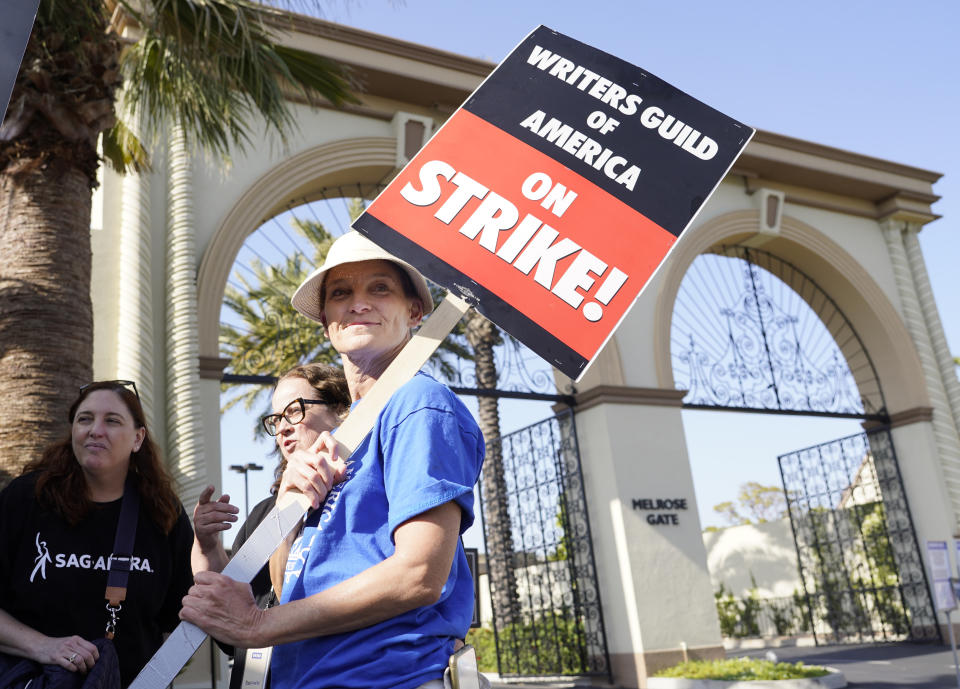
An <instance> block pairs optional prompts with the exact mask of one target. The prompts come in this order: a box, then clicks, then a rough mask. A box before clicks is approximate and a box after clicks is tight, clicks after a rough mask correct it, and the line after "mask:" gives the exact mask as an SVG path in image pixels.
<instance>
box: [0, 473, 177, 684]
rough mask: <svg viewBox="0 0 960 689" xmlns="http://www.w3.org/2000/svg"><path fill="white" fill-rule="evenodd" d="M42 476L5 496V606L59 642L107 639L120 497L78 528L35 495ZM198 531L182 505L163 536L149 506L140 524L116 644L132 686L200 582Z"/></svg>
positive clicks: (0, 535)
mask: <svg viewBox="0 0 960 689" xmlns="http://www.w3.org/2000/svg"><path fill="white" fill-rule="evenodd" d="M35 483H36V475H35V474H27V475H26V476H22V477H20V478H17V479H14V480H13V481H12V482H11V483H10V485H9V486H7V487H6V488H5V489H4V490H3V492H0V553H3V556H0V608H3V609H4V610H5V611H6V612H8V613H9V614H11V615H12V616H13V617H15V618H16V619H18V620H19V621H20V622H22V623H24V624H26V625H28V626H29V627H32V628H33V629H36V630H37V631H39V632H41V633H43V634H46V635H47V636H53V637H60V636H70V635H73V634H76V635H78V636H81V637H83V638H85V639H88V640H92V639H96V638H101V637H103V636H104V632H105V628H106V624H107V620H108V614H107V611H106V607H105V606H106V600H105V599H104V590H105V589H106V585H107V563H108V560H109V557H110V554H111V552H112V551H113V541H114V538H115V537H116V532H117V521H118V520H119V518H120V504H121V501H120V500H115V501H113V502H108V503H100V504H98V505H97V507H96V508H95V509H94V510H93V511H92V512H91V513H90V514H89V515H88V516H87V517H86V518H85V519H83V521H81V522H80V523H79V524H77V525H76V526H70V525H69V524H68V523H67V522H66V521H65V520H64V519H63V518H62V517H60V515H58V514H56V513H54V512H51V511H49V510H46V509H44V508H42V507H41V506H40V504H39V503H38V502H37V500H36V498H35V494H34V486H35ZM192 544H193V529H192V528H191V526H190V521H189V519H188V518H187V515H186V513H185V512H184V511H183V507H182V506H181V508H180V515H179V517H178V519H177V522H176V524H175V525H174V527H173V529H172V530H171V531H170V533H169V534H164V533H163V531H162V530H161V529H160V527H159V526H158V525H157V524H156V523H155V522H154V521H153V520H152V519H151V518H150V516H149V514H147V512H146V511H145V509H144V508H143V506H142V505H141V508H140V515H139V517H138V519H137V534H136V537H135V539H134V546H133V559H132V561H131V571H130V577H129V581H128V583H127V596H126V600H124V601H123V603H122V609H121V610H120V612H119V615H118V617H119V621H118V624H117V629H116V636H115V638H114V644H115V645H116V648H117V655H118V657H119V660H120V679H121V682H122V684H123V686H127V685H128V684H130V683H131V682H132V681H133V680H134V679H135V678H136V676H137V674H138V673H139V672H140V670H141V669H142V668H143V666H144V665H145V664H146V663H147V661H148V660H150V658H151V656H153V654H154V653H155V652H156V650H157V649H158V648H159V647H160V644H161V643H162V641H163V639H162V634H163V633H164V632H170V631H172V630H173V628H174V627H176V626H177V623H178V622H179V618H178V616H177V614H178V612H179V611H180V607H181V602H182V599H183V597H184V596H185V595H186V594H187V590H188V589H189V588H190V586H191V585H192V583H193V574H192V571H191V569H190V548H191V546H192Z"/></svg>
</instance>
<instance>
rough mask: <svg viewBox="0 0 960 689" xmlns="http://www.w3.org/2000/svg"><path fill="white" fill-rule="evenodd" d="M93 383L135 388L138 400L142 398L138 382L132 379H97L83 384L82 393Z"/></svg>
mask: <svg viewBox="0 0 960 689" xmlns="http://www.w3.org/2000/svg"><path fill="white" fill-rule="evenodd" d="M92 385H111V386H113V387H115V388H130V389H131V390H133V394H134V395H136V396H137V400H139V399H140V393H139V392H137V384H136V383H134V382H133V381H132V380H95V381H93V382H92V383H87V384H86V385H81V386H80V393H81V394H83V391H84V390H86V389H87V388H89V387H90V386H92Z"/></svg>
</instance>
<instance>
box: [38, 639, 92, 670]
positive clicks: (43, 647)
mask: <svg viewBox="0 0 960 689" xmlns="http://www.w3.org/2000/svg"><path fill="white" fill-rule="evenodd" d="M99 658H100V651H98V650H97V647H96V646H94V645H93V644H92V643H90V642H89V641H87V640H86V639H81V638H80V637H79V636H62V637H50V636H48V637H46V639H45V641H43V642H42V643H40V644H38V645H37V646H36V647H35V648H34V652H33V660H35V661H37V662H38V663H41V664H44V665H59V666H60V667H62V668H66V669H67V670H70V671H72V672H78V671H79V672H87V671H88V670H90V668H92V667H93V664H94V663H96V662H97V660H98V659H99Z"/></svg>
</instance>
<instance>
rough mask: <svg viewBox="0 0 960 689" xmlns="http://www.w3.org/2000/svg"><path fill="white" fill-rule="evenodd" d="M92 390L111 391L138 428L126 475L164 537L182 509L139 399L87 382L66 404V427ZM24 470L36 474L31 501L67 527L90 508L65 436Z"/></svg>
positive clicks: (107, 383) (69, 438)
mask: <svg viewBox="0 0 960 689" xmlns="http://www.w3.org/2000/svg"><path fill="white" fill-rule="evenodd" d="M97 390H111V391H112V392H114V393H116V395H117V396H118V397H119V398H120V399H121V400H122V401H123V403H124V404H125V405H126V407H127V409H128V410H129V412H130V415H131V416H132V417H133V425H134V426H135V427H136V428H142V429H143V430H144V437H143V442H142V443H141V444H140V449H139V450H137V451H136V452H132V453H131V454H130V469H129V472H128V476H132V477H133V480H134V486H135V487H136V489H137V491H138V492H139V493H140V500H141V502H142V504H143V507H144V508H145V509H146V511H147V514H149V515H150V517H151V518H152V519H153V520H154V521H155V522H156V523H157V524H158V525H159V526H160V528H161V529H163V532H164V533H170V530H171V529H173V526H174V524H176V522H177V517H178V516H179V513H180V510H181V509H182V507H181V505H180V500H179V499H178V498H177V494H176V493H175V492H174V490H173V483H172V481H171V479H170V475H169V474H168V473H167V470H166V468H165V467H164V466H163V461H162V460H161V456H160V450H159V448H158V447H157V446H156V445H155V444H154V442H153V440H152V439H151V438H150V430H149V429H148V428H147V423H146V419H145V417H144V413H143V407H142V406H141V405H140V398H139V397H137V395H136V394H135V393H134V392H132V391H131V390H129V389H128V388H125V387H124V386H123V385H121V384H119V383H117V382H114V381H103V382H99V383H91V384H90V385H87V386H85V387H84V388H82V389H81V390H80V395H79V396H78V397H77V399H76V400H75V401H74V403H73V404H72V405H70V412H69V414H68V418H69V420H70V425H71V426H72V425H73V419H74V417H75V416H76V413H77V408H78V407H79V406H80V404H81V403H82V402H83V401H84V400H85V399H86V398H87V396H88V395H90V393H91V392H95V391H97ZM30 471H35V472H37V474H38V476H37V485H36V496H37V501H38V502H40V504H42V505H43V506H44V507H46V508H47V509H50V510H52V511H54V512H56V513H58V514H60V515H61V516H62V517H63V518H64V519H66V520H67V522H69V523H70V524H71V525H75V524H77V523H78V522H80V520H82V519H83V518H84V517H85V516H86V515H87V514H89V512H90V510H92V509H93V502H92V501H91V500H90V498H89V497H87V485H86V479H85V478H84V476H83V470H82V469H81V468H80V463H79V462H78V461H77V457H76V455H74V453H73V441H72V435H70V434H68V435H67V437H66V438H64V439H63V440H61V441H59V442H57V443H54V444H53V445H51V446H49V447H48V448H47V449H46V450H45V451H44V453H43V455H42V456H41V457H40V458H39V459H35V460H33V461H32V462H30V463H29V464H27V466H26V467H25V468H24V470H23V473H27V472H30Z"/></svg>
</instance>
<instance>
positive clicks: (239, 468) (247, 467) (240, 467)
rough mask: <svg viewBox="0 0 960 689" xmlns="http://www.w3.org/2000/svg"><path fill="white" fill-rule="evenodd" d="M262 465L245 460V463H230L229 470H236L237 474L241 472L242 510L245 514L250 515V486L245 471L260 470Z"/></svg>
mask: <svg viewBox="0 0 960 689" xmlns="http://www.w3.org/2000/svg"><path fill="white" fill-rule="evenodd" d="M261 469H263V467H262V466H261V465H259V464H255V463H254V462H247V463H246V464H231V465H230V470H231V471H236V472H237V473H239V474H243V512H244V514H245V515H246V516H248V517H249V516H250V486H249V481H248V478H247V473H248V472H250V471H260V470H261Z"/></svg>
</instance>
